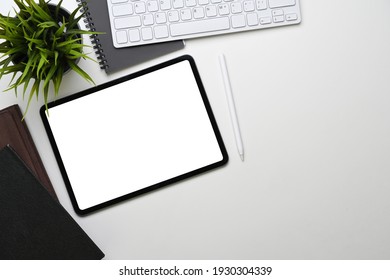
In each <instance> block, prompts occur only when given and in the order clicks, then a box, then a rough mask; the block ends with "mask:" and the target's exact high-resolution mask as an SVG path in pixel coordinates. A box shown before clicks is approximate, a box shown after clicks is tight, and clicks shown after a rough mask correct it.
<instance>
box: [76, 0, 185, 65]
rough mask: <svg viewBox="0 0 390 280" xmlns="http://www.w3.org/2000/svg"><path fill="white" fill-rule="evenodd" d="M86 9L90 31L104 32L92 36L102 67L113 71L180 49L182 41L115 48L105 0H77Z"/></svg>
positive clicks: (86, 20) (182, 44)
mask: <svg viewBox="0 0 390 280" xmlns="http://www.w3.org/2000/svg"><path fill="white" fill-rule="evenodd" d="M77 1H78V2H79V3H80V5H83V6H84V9H86V10H87V13H86V19H85V22H86V23H87V27H88V28H89V29H91V30H92V31H98V32H104V34H99V35H94V36H92V43H93V44H94V45H95V46H94V49H95V51H96V54H97V56H98V60H99V63H100V65H101V68H102V69H105V71H106V72H107V73H111V72H115V71H118V70H121V69H124V68H126V67H130V66H133V65H136V64H139V63H142V62H145V61H147V60H150V59H153V58H157V57H160V56H162V55H165V54H168V53H171V52H174V51H177V50H180V49H182V48H183V47H184V43H183V41H172V42H167V43H159V44H151V45H144V46H136V47H130V48H121V49H116V48H115V47H114V45H113V42H112V35H111V34H112V33H111V28H110V18H109V15H108V7H107V1H106V0H77Z"/></svg>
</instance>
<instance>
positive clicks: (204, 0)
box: [198, 0, 209, 5]
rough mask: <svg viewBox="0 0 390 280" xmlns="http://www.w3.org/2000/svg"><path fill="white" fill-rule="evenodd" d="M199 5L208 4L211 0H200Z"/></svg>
mask: <svg viewBox="0 0 390 280" xmlns="http://www.w3.org/2000/svg"><path fill="white" fill-rule="evenodd" d="M198 3H199V5H207V4H208V3H209V0H198Z"/></svg>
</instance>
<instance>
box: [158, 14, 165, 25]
mask: <svg viewBox="0 0 390 280" xmlns="http://www.w3.org/2000/svg"><path fill="white" fill-rule="evenodd" d="M166 22H167V16H166V15H165V13H157V14H156V23H166Z"/></svg>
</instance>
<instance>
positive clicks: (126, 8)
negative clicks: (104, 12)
mask: <svg viewBox="0 0 390 280" xmlns="http://www.w3.org/2000/svg"><path fill="white" fill-rule="evenodd" d="M112 14H113V15H114V16H115V17H120V16H128V15H131V14H133V4H126V5H118V6H114V7H112Z"/></svg>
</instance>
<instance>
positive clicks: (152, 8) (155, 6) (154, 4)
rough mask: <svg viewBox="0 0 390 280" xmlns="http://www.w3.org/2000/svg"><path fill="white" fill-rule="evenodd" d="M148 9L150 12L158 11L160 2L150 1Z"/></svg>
mask: <svg viewBox="0 0 390 280" xmlns="http://www.w3.org/2000/svg"><path fill="white" fill-rule="evenodd" d="M147 6H148V11H149V12H156V11H158V3H157V1H156V0H152V1H149V2H148V4H147Z"/></svg>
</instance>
